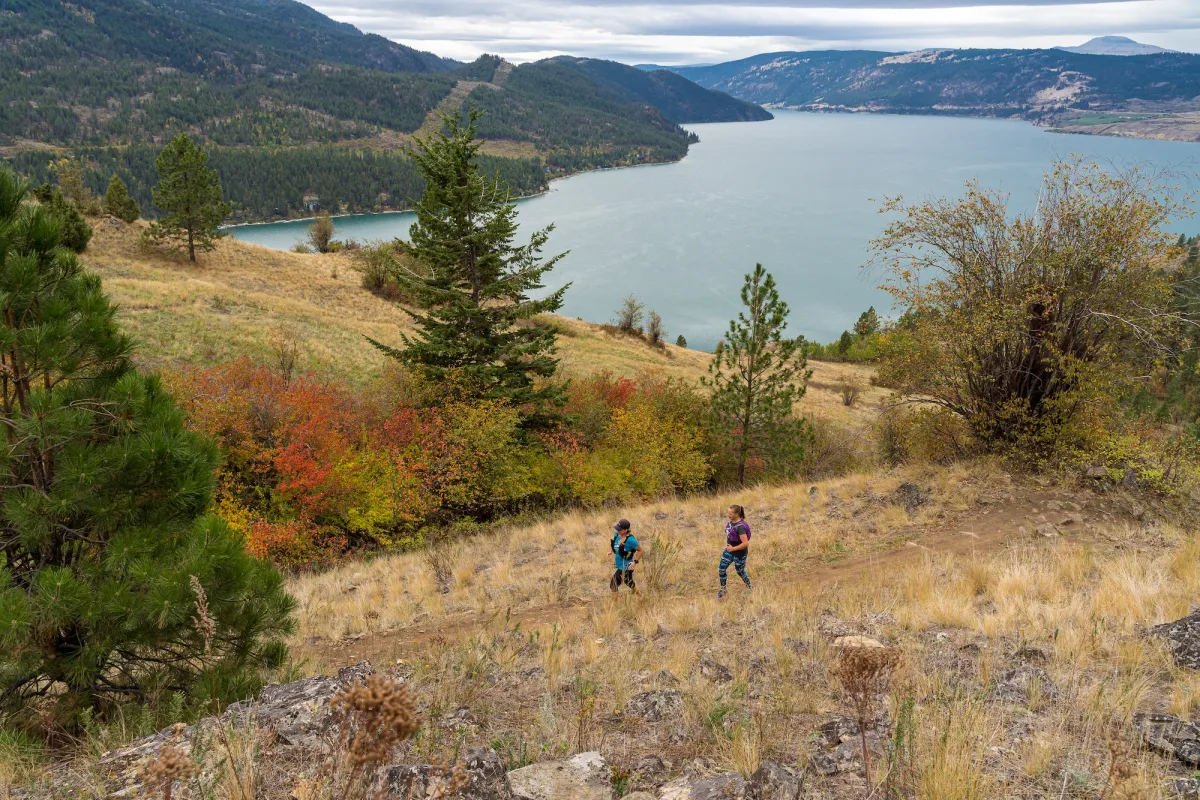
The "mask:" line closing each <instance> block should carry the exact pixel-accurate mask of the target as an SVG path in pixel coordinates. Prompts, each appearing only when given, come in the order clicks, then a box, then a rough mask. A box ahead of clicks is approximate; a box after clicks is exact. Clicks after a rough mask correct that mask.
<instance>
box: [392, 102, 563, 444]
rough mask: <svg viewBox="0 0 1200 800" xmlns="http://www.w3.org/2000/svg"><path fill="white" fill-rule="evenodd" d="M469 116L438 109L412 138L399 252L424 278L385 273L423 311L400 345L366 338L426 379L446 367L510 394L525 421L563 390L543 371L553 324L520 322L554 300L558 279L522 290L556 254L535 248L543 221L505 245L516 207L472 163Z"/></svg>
mask: <svg viewBox="0 0 1200 800" xmlns="http://www.w3.org/2000/svg"><path fill="white" fill-rule="evenodd" d="M477 119H478V113H477V112H475V111H474V110H472V112H471V114H470V120H469V122H468V123H467V125H466V126H465V127H464V126H463V125H461V124H460V123H459V121H458V120H457V119H455V118H452V117H449V116H444V117H443V130H442V131H440V132H438V133H436V134H434V135H433V136H432V137H430V138H428V139H418V149H417V151H416V152H415V154H414V156H413V158H414V159H415V160H416V162H417V165H418V166H419V167H420V170H421V174H422V175H423V176H424V179H425V192H424V194H423V195H422V197H421V199H420V201H419V202H417V203H416V205H415V210H416V214H417V221H416V222H415V223H413V225H412V228H411V231H410V233H411V244H410V245H409V249H408V252H409V254H410V255H411V256H412V257H413V258H415V259H416V260H417V261H418V262H419V263H420V264H421V265H422V266H423V267H424V268H425V270H427V271H428V272H427V274H428V275H429V276H430V277H422V276H420V275H415V274H413V273H412V272H409V271H405V270H395V271H394V272H393V275H394V277H395V278H396V280H397V282H398V283H400V284H401V285H402V286H406V287H408V288H410V289H411V290H412V292H413V293H414V294H415V295H416V296H417V297H419V298H420V299H421V301H422V303H423V305H425V307H426V308H427V309H428V310H427V311H425V312H424V313H419V312H410V313H411V314H412V316H413V319H414V320H415V322H416V327H417V332H416V335H415V336H414V337H411V338H410V337H408V336H402V337H401V338H402V340H403V342H404V347H403V348H399V349H393V348H390V347H387V346H386V345H381V344H379V343H378V342H376V343H375V344H376V345H377V346H379V347H380V348H382V349H383V350H384V351H385V352H387V353H389V354H391V355H393V356H395V357H396V358H398V359H399V360H400V361H401V362H402V363H404V364H405V365H406V366H408V367H410V368H412V369H414V370H417V371H419V372H422V373H424V374H425V375H426V376H428V377H429V378H431V379H433V380H437V381H440V380H444V379H445V378H446V377H447V376H449V375H450V374H451V373H453V374H455V376H456V378H457V379H458V380H459V381H461V382H462V383H463V384H465V385H466V386H467V387H469V388H470V389H471V390H473V391H474V392H476V393H477V394H478V395H479V396H481V397H487V398H492V399H502V400H506V401H508V402H510V403H512V404H513V406H515V407H516V408H518V409H519V410H520V412H521V414H522V419H523V421H524V424H525V425H526V426H534V425H538V424H542V423H545V422H546V421H547V420H548V419H549V418H550V417H551V416H552V412H551V411H550V409H551V408H552V407H553V406H557V405H561V403H562V401H563V396H564V392H563V388H562V386H560V385H557V384H555V383H553V382H550V381H549V380H548V379H549V378H551V377H553V375H554V372H555V370H556V369H557V367H558V359H556V358H554V352H555V349H556V348H555V333H554V330H553V329H552V328H550V327H546V326H539V325H530V324H520V323H523V322H527V321H529V320H531V319H532V318H533V317H535V316H537V315H538V314H542V313H548V312H553V311H557V310H558V309H559V308H560V307H561V306H562V298H563V294H564V293H565V292H566V290H567V286H563V287H561V288H559V289H557V290H555V291H553V292H550V293H549V294H548V295H546V296H545V297H543V298H541V299H538V300H533V299H530V297H529V295H528V293H529V292H531V291H534V290H537V289H541V288H543V283H542V281H543V277H544V276H545V274H546V273H547V272H548V271H550V269H552V268H553V267H554V265H555V264H556V263H557V262H558V261H559V259H561V258H562V257H563V256H564V255H566V254H565V253H563V254H561V255H558V256H554V257H552V258H543V257H542V255H541V251H542V248H543V246H544V245H545V244H546V241H547V239H548V238H549V235H550V232H551V231H552V230H553V229H554V226H553V225H551V226H549V227H547V228H544V229H543V230H540V231H535V232H534V234H533V235H532V236H531V237H530V240H529V243H528V244H526V245H516V244H514V239H515V238H516V234H517V207H516V204H515V203H513V201H512V196H511V193H510V191H509V190H508V188H507V187H505V186H503V185H501V184H500V183H499V182H498V181H495V180H492V179H491V178H489V177H487V176H486V175H482V174H480V172H479V165H478V163H477V155H478V153H479V148H480V146H481V145H482V142H480V141H477V140H476V138H475V133H476V127H475V122H476V120H477ZM538 379H540V380H542V381H543V383H542V385H541V386H535V381H536V380H538Z"/></svg>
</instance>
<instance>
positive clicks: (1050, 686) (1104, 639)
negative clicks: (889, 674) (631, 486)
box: [291, 462, 1200, 798]
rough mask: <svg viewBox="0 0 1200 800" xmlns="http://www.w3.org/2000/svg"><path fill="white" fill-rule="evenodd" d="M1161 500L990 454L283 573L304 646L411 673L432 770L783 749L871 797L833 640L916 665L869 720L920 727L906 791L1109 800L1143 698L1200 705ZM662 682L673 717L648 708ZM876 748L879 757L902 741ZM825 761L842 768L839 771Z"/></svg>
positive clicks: (309, 652) (1177, 552)
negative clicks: (1034, 477)
mask: <svg viewBox="0 0 1200 800" xmlns="http://www.w3.org/2000/svg"><path fill="white" fill-rule="evenodd" d="M733 501H736V502H742V503H744V504H745V505H746V506H747V516H748V518H749V520H750V521H751V523H752V524H753V526H754V532H755V538H754V545H753V546H752V548H751V557H750V563H749V568H750V573H751V575H752V577H753V578H754V580H755V590H754V592H753V593H751V594H749V595H745V596H744V595H743V592H742V587H741V585H740V582H739V581H738V580H737V578H736V577H735V576H734V575H733V573H732V570H731V572H730V588H731V596H730V598H728V599H727V600H725V601H718V600H716V599H715V590H716V575H715V571H716V561H717V556H718V555H719V552H720V547H721V544H722V542H723V532H722V528H721V524H722V521H723V517H722V514H721V512H722V510H723V508H724V506H725V505H726V504H727V503H729V502H733ZM1145 514H1146V512H1145V511H1144V509H1142V508H1141V507H1139V506H1138V505H1137V504H1136V503H1134V502H1133V501H1132V500H1130V499H1129V498H1127V497H1125V496H1123V495H1120V494H1096V493H1093V492H1091V491H1089V490H1087V489H1078V488H1073V487H1070V486H1062V485H1054V484H1050V483H1048V482H1045V481H1041V482H1038V481H1030V480H1027V479H1022V478H1017V477H1013V476H1011V475H1009V474H1007V473H1006V472H1004V471H1003V470H1002V469H1001V468H1000V467H998V466H997V465H996V464H993V463H990V462H976V463H971V464H965V465H959V466H955V467H951V468H932V467H914V468H907V469H902V470H897V471H894V472H891V473H886V474H877V475H856V476H850V477H846V478H842V479H838V480H834V481H826V482H822V483H819V484H816V485H813V486H809V485H805V484H800V485H794V486H786V487H777V488H772V487H757V488H752V489H747V490H746V491H743V492H740V493H734V494H728V495H722V496H719V497H704V498H692V499H689V500H681V501H666V502H662V503H659V504H655V505H650V506H646V507H641V508H636V509H631V510H613V511H611V512H607V513H576V514H568V515H566V516H563V517H557V518H553V519H548V520H546V521H545V522H542V523H538V524H534V525H529V526H526V527H520V528H513V529H511V530H508V531H505V532H502V533H499V534H496V535H493V536H488V537H483V538H478V539H475V540H471V541H468V542H464V543H456V544H453V545H448V546H446V547H444V548H442V549H435V550H433V551H430V552H429V553H425V554H410V555H403V556H390V557H382V558H379V559H376V560H374V561H370V562H364V563H357V564H352V565H347V566H345V567H343V568H339V569H336V570H333V571H331V572H328V573H325V574H322V575H318V576H309V577H298V578H295V579H293V580H292V581H291V590H292V592H293V593H294V594H295V596H296V597H297V599H298V600H299V602H300V618H301V620H302V624H301V629H300V631H299V633H298V634H297V636H296V639H295V641H294V643H293V652H294V653H295V655H297V656H298V657H302V658H305V659H306V661H305V662H304V665H305V666H304V669H305V670H306V671H310V672H328V671H330V670H333V669H336V668H337V667H340V666H344V665H345V664H347V663H352V662H357V661H360V660H362V659H370V660H371V661H372V662H373V663H374V664H375V665H376V667H385V666H386V667H387V668H388V670H389V671H390V672H392V673H394V674H400V675H403V676H405V677H406V678H407V680H408V681H409V682H410V685H411V686H412V687H413V689H414V691H416V693H417V695H418V696H419V698H420V700H421V704H422V710H423V713H425V714H426V720H427V722H426V725H427V727H426V730H427V735H426V738H424V739H423V740H422V741H421V742H420V743H418V744H416V745H414V748H413V749H414V754H413V755H414V757H420V758H424V759H429V758H434V759H436V758H438V757H444V754H445V753H446V752H447V748H456V747H463V746H471V745H474V744H477V743H490V744H492V746H495V747H497V748H498V749H501V751H502V755H506V754H507V755H506V757H509V758H517V757H520V758H528V759H532V760H539V759H541V758H550V757H559V756H561V755H562V754H564V753H569V752H575V751H578V750H581V749H589V748H598V749H600V750H601V751H602V752H603V753H604V754H605V757H606V758H607V759H608V760H609V762H610V763H612V764H615V765H616V766H617V767H618V768H619V769H622V770H628V771H630V772H631V773H632V775H633V778H632V780H633V782H634V783H635V784H637V783H638V782H639V781H644V782H645V783H644V785H646V786H647V787H650V786H651V784H650V783H649V780H650V779H649V778H647V777H645V776H643V775H639V771H638V770H639V767H638V766H637V765H639V764H642V765H643V767H642V769H644V765H645V763H646V762H645V759H647V758H650V757H659V758H662V759H665V760H666V762H667V763H668V764H669V765H670V766H669V767H668V770H669V771H670V772H671V773H672V774H677V773H679V772H681V771H685V769H686V771H688V772H689V774H695V773H696V771H699V772H700V774H705V773H704V770H710V771H719V770H722V769H730V770H735V771H740V772H742V773H743V774H749V773H750V772H752V771H753V770H754V769H755V768H756V767H757V764H758V763H759V762H760V761H761V759H764V758H774V759H778V760H780V761H783V762H785V763H795V764H808V765H809V767H810V769H809V774H810V783H809V784H806V786H809V787H810V788H809V790H808V791H807V792H806V793H805V794H804V795H803V796H804V797H837V798H841V797H846V798H849V797H861V796H862V791H863V789H862V786H863V784H862V779H861V777H860V773H859V769H860V768H861V763H860V759H859V757H858V756H856V755H855V754H856V753H858V752H860V751H857V750H855V748H856V747H857V742H858V740H857V738H854V739H853V740H852V741H853V743H854V744H853V745H851V744H845V743H843V744H838V743H837V742H836V741H833V742H832V743H830V742H827V741H826V739H825V738H824V735H823V734H822V733H821V730H823V728H822V726H826V727H828V724H833V723H834V722H836V721H837V720H839V719H844V717H841V716H839V715H840V714H844V713H846V708H845V706H844V705H843V704H842V703H840V702H839V700H838V692H837V691H836V684H834V683H833V681H832V680H831V678H830V674H829V670H830V668H831V666H832V665H833V664H834V663H836V654H837V649H836V648H835V647H833V646H832V643H833V642H834V640H835V639H837V638H838V637H842V636H851V635H863V636H868V637H872V638H876V639H879V640H881V641H883V642H884V643H886V644H889V645H893V646H895V647H897V648H899V649H900V650H901V652H902V653H903V666H902V668H901V672H900V673H899V674H898V675H897V677H896V679H895V681H894V682H893V688H892V691H891V693H890V694H889V696H888V697H887V698H886V699H885V700H884V701H883V703H882V705H881V706H880V710H879V711H878V713H879V714H880V715H881V718H884V719H888V720H891V723H896V720H897V715H898V714H908V715H909V718H908V719H907V721H905V720H904V719H902V720H900V723H899V724H900V725H910V726H913V728H912V731H913V732H914V733H915V736H916V744H915V763H914V765H913V766H912V768H913V769H915V770H917V774H916V775H915V776H913V777H911V778H910V779H911V780H913V781H915V783H916V785H923V786H927V787H928V786H930V785H933V784H935V783H936V784H939V785H940V784H941V783H942V782H948V783H949V786H950V787H957V788H944V789H943V790H941V791H925V792H922V793H921V794H920V795H918V796H924V797H947V798H948V797H978V798H986V797H997V798H998V797H1009V798H1011V797H1019V798H1034V797H1045V796H1049V795H1050V794H1054V795H1055V796H1057V793H1058V792H1059V791H1060V790H1061V787H1062V785H1063V780H1064V778H1063V777H1062V776H1063V775H1064V774H1072V773H1078V780H1079V781H1081V782H1082V783H1081V785H1084V786H1091V787H1093V789H1092V791H1093V793H1092V794H1087V793H1086V792H1085V793H1084V794H1082V795H1079V796H1095V792H1096V791H1098V790H1099V788H1100V787H1102V786H1103V782H1104V780H1105V777H1104V775H1105V770H1106V769H1107V763H1108V760H1109V755H1108V751H1109V742H1110V741H1113V740H1114V739H1116V740H1121V739H1128V738H1136V734H1135V733H1134V732H1133V728H1132V720H1133V715H1134V714H1135V713H1138V712H1148V711H1153V712H1167V713H1172V714H1179V715H1181V716H1185V717H1186V716H1188V715H1189V714H1190V713H1192V712H1193V710H1194V709H1196V708H1200V679H1198V678H1196V676H1195V675H1194V674H1192V673H1191V672H1189V671H1187V670H1185V669H1182V668H1179V667H1176V666H1174V665H1173V664H1172V663H1171V662H1170V659H1169V656H1168V655H1167V654H1166V651H1165V649H1164V648H1163V647H1162V646H1161V645H1160V644H1159V643H1157V642H1155V641H1153V640H1150V639H1147V638H1145V637H1143V636H1142V635H1141V634H1140V631H1141V630H1142V629H1143V628H1144V627H1148V626H1150V625H1153V624H1158V623H1161V622H1165V621H1169V620H1173V619H1175V618H1177V617H1179V616H1182V615H1184V614H1186V613H1187V612H1188V611H1189V610H1190V604H1191V599H1192V598H1193V597H1194V595H1195V592H1196V591H1197V590H1198V589H1200V568H1198V567H1197V566H1196V563H1197V554H1198V553H1200V540H1198V539H1197V538H1196V535H1195V533H1194V532H1193V531H1191V530H1190V529H1180V528H1177V527H1175V526H1174V525H1172V524H1170V523H1169V522H1166V521H1159V522H1153V521H1139V517H1140V518H1142V519H1143V520H1146V519H1149V517H1146V516H1144V515H1145ZM621 515H624V516H628V517H629V518H630V519H631V520H632V521H633V523H634V531H635V533H637V534H638V535H639V536H640V537H642V538H641V540H642V541H643V543H645V544H646V545H647V549H648V554H647V556H646V563H645V564H644V565H643V566H642V567H641V571H640V573H639V585H640V586H641V587H642V590H643V593H644V594H643V596H642V597H640V598H634V597H631V596H626V595H622V596H621V597H619V598H618V599H617V601H616V602H614V601H613V600H612V599H610V597H609V589H608V586H607V579H608V576H609V574H610V572H611V566H610V564H611V556H610V555H609V553H608V544H607V542H608V537H609V535H610V534H609V531H610V529H611V523H612V520H613V519H614V518H615V517H616V516H621ZM1152 516H1154V515H1153V514H1151V517H1152ZM1046 526H1049V527H1046ZM1031 654H1032V655H1031ZM1030 676H1032V677H1030ZM581 692H583V694H584V695H586V696H587V697H590V698H592V700H591V701H590V702H591V703H594V711H585V712H581V711H580V708H581V706H580V705H579V703H580V702H582V701H580V699H579V698H580V696H581V695H580V693H581ZM663 693H666V694H663ZM647 696H658V697H668V696H669V697H671V698H675V697H677V698H678V700H673V699H672V700H671V701H670V702H671V703H675V702H678V703H679V706H678V707H675V706H672V707H671V709H670V710H669V712H668V713H666V714H665V715H663V716H661V717H658V718H656V717H655V715H653V714H651V715H650V716H649V717H647V716H646V714H645V709H644V704H645V702H646V697H647ZM1055 700H1063V701H1064V702H1054V701H1055ZM906 704H914V705H912V707H911V708H910V709H909V710H908V711H902V710H901V709H902V707H905V706H906ZM592 707H593V706H588V708H592ZM581 713H582V714H583V716H582V718H581V717H580V714H581ZM837 724H843V723H837ZM872 736H874V734H872ZM869 746H870V747H871V748H872V749H874V748H880V749H879V750H878V751H877V752H876V755H875V756H874V757H873V758H876V757H877V758H878V759H879V762H877V763H881V764H885V765H886V763H887V759H886V756H885V755H884V753H883V750H882V748H883V746H884V742H883V741H882V740H881V739H879V738H878V737H875V738H871V739H869ZM842 751H845V752H842ZM520 754H526V755H520ZM695 759H700V760H699V761H696V760H695ZM830 759H843V760H844V759H849V762H848V763H847V764H845V765H843V766H844V768H843V766H838V767H834V768H832V772H831V773H830V774H828V776H827V777H821V775H823V774H824V770H825V769H826V765H827V764H830V763H832V762H831V761H830ZM1128 759H1129V763H1128V764H1127V766H1128V768H1129V770H1130V773H1129V777H1128V778H1127V779H1123V780H1126V781H1127V783H1128V784H1129V785H1136V786H1138V787H1140V790H1139V791H1141V793H1140V794H1135V795H1118V796H1137V797H1170V796H1173V795H1171V794H1169V793H1167V792H1166V791H1165V790H1164V789H1163V788H1162V782H1163V780H1165V779H1166V778H1167V777H1169V776H1171V775H1176V776H1178V775H1181V774H1183V773H1184V771H1183V770H1180V769H1178V768H1176V767H1174V766H1173V765H1172V762H1170V761H1169V760H1167V759H1163V758H1161V757H1159V756H1157V755H1154V754H1152V753H1150V752H1149V751H1135V752H1134V754H1133V755H1129V756H1128ZM873 769H874V768H873ZM884 770H886V766H884V767H881V768H880V769H879V771H880V772H883V771H884ZM1068 780H1075V779H1074V778H1071V779H1068ZM969 787H973V788H969ZM968 788H969V791H968ZM1073 796H1074V795H1073Z"/></svg>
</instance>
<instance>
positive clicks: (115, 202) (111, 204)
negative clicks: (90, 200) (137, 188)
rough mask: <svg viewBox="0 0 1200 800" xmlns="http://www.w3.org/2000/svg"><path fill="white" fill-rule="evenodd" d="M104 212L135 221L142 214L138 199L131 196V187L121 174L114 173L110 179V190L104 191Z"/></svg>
mask: <svg viewBox="0 0 1200 800" xmlns="http://www.w3.org/2000/svg"><path fill="white" fill-rule="evenodd" d="M104 213H105V214H111V215H113V216H114V217H116V218H117V219H121V220H124V221H126V222H133V221H134V220H136V219H137V218H138V217H140V216H141V215H142V210H141V209H140V208H138V204H137V200H134V199H133V198H132V197H130V196H129V189H128V187H126V186H125V181H123V180H121V176H120V175H113V176H112V177H111V178H109V179H108V191H106V192H105V193H104Z"/></svg>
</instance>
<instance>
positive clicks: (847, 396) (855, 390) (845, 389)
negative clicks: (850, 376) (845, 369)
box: [838, 380, 863, 407]
mask: <svg viewBox="0 0 1200 800" xmlns="http://www.w3.org/2000/svg"><path fill="white" fill-rule="evenodd" d="M862 390H863V387H862V384H860V383H859V382H858V381H852V380H843V381H839V382H838V391H840V392H841V394H842V405H844V406H847V407H850V406H853V405H854V404H855V403H856V402H858V398H859V396H860V395H861V394H862Z"/></svg>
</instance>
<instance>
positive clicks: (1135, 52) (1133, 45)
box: [1054, 36, 1178, 56]
mask: <svg viewBox="0 0 1200 800" xmlns="http://www.w3.org/2000/svg"><path fill="white" fill-rule="evenodd" d="M1054 49H1055V50H1066V51H1067V52H1069V53H1083V54H1085V55H1093V56H1148V55H1153V54H1155V53H1175V52H1178V51H1177V50H1168V49H1166V48H1165V47H1158V46H1157V45H1153V44H1142V43H1141V42H1136V41H1134V40H1133V39H1130V38H1129V37H1128V36H1097V37H1096V38H1094V39H1089V40H1088V41H1086V42H1084V43H1083V44H1081V45H1078V46H1076V47H1056V48H1054Z"/></svg>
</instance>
